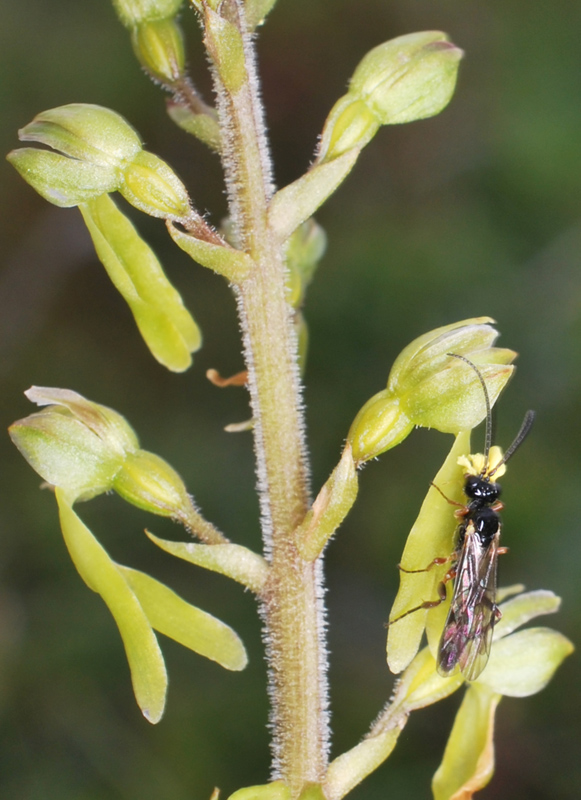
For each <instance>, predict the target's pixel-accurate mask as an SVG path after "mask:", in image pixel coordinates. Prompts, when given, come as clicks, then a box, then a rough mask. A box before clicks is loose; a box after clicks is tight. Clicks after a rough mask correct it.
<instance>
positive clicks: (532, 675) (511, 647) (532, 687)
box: [478, 628, 575, 697]
mask: <svg viewBox="0 0 581 800" xmlns="http://www.w3.org/2000/svg"><path fill="white" fill-rule="evenodd" d="M574 649H575V648H574V647H573V645H572V643H571V642H570V641H569V640H568V639H567V638H566V637H565V636H563V635H562V634H561V633H557V631H553V630H551V629H550V628H527V629H526V630H524V631H518V633H513V634H512V635H511V636H506V637H505V638H504V639H500V641H498V642H496V643H495V645H494V647H493V648H492V652H491V654H490V660H489V662H488V664H487V666H486V669H485V670H484V672H483V673H482V675H480V677H479V678H478V682H479V683H482V684H485V685H486V686H489V687H490V688H491V689H492V690H493V691H495V692H499V694H504V695H507V696H509V697H528V696H529V695H531V694H536V692H540V691H541V689H543V688H544V687H545V686H546V685H547V683H548V682H549V681H550V680H551V678H552V677H553V674H554V672H555V670H556V669H557V667H558V666H559V665H560V664H561V662H562V661H563V659H564V658H566V657H567V656H568V655H571V653H572V652H573V650H574Z"/></svg>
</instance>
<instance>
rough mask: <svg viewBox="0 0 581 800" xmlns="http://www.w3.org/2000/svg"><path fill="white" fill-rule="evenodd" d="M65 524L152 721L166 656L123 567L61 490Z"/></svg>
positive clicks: (163, 686) (157, 713)
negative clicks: (115, 630)
mask: <svg viewBox="0 0 581 800" xmlns="http://www.w3.org/2000/svg"><path fill="white" fill-rule="evenodd" d="M55 494H56V499H57V503H58V506H59V514H60V521H61V528H62V532H63V536H64V539H65V543H66V545H67V548H68V551H69V553H70V556H71V558H72V560H73V562H74V564H75V567H76V568H77V570H78V572H79V574H80V576H81V578H82V579H83V580H84V581H85V583H86V584H87V586H88V587H89V588H90V589H92V590H93V591H94V592H97V593H98V594H100V595H101V597H102V598H103V600H104V601H105V603H106V604H107V607H108V608H109V611H110V612H111V614H112V615H113V617H114V619H115V622H116V623H117V627H118V628H119V633H120V634H121V638H122V639H123V645H124V647H125V653H126V655H127V661H128V662H129V668H130V670H131V681H132V683H133V691H134V693H135V699H136V700H137V704H138V705H139V707H140V709H141V711H142V713H143V716H144V717H145V718H146V719H147V720H148V721H149V722H152V723H156V722H159V720H160V719H161V717H162V714H163V710H164V706H165V696H166V691H167V674H166V670H165V664H164V661H163V656H162V654H161V650H160V648H159V644H158V642H157V639H156V638H155V634H154V633H153V631H152V629H151V625H150V623H149V621H148V619H147V617H146V615H145V613H144V611H143V609H142V607H141V605H140V603H139V601H138V599H137V597H136V596H135V594H134V592H133V591H132V590H131V588H130V587H129V585H128V583H127V581H126V580H125V577H124V575H123V572H122V571H121V570H120V569H119V568H118V566H117V565H116V564H115V563H114V562H113V561H112V560H111V558H110V557H109V555H108V553H107V552H106V550H105V549H104V548H103V547H102V546H101V545H100V544H99V542H98V541H97V540H96V539H95V537H94V536H93V534H92V533H91V531H90V530H89V529H88V528H87V526H86V525H85V524H84V523H83V522H82V521H81V519H80V518H79V517H78V516H77V514H76V513H75V511H73V508H72V506H71V503H70V498H69V497H68V496H67V495H66V494H65V493H64V492H62V491H61V490H60V489H57V490H56V492H55Z"/></svg>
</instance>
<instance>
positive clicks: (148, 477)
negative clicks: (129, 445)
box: [112, 450, 193, 525]
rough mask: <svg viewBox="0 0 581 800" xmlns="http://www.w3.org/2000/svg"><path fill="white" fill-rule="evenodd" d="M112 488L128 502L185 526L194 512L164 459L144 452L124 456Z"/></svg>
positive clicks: (177, 478) (172, 470) (176, 475)
mask: <svg viewBox="0 0 581 800" xmlns="http://www.w3.org/2000/svg"><path fill="white" fill-rule="evenodd" d="M112 488H113V489H114V490H115V491H116V492H117V494H119V495H120V496H121V497H122V498H123V499H124V500H127V502H128V503H132V504H133V505H134V506H137V507H138V508H143V509H144V510H145V511H149V512H150V513H152V514H158V515H160V516H162V517H171V518H172V519H176V520H179V521H180V522H183V523H184V524H186V525H187V523H188V520H189V516H190V512H191V510H192V509H193V504H192V500H191V498H190V496H189V495H188V493H187V491H186V487H185V486H184V482H183V481H182V479H181V478H180V476H179V475H178V473H177V472H176V471H175V470H174V469H173V468H172V467H170V465H169V464H168V463H167V461H164V460H163V458H160V457H159V456H156V455H155V454H154V453H148V452H147V451H146V450H137V451H136V452H134V453H129V454H128V455H127V458H126V459H125V460H124V462H123V465H122V468H121V469H120V470H119V471H118V472H117V474H116V476H115V480H114V481H113V484H112Z"/></svg>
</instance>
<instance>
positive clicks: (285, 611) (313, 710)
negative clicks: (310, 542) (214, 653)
mask: <svg viewBox="0 0 581 800" xmlns="http://www.w3.org/2000/svg"><path fill="white" fill-rule="evenodd" d="M225 5H226V4H223V5H222V6H221V13H222V14H223V15H224V16H226V15H227V17H228V19H229V21H230V22H234V23H235V24H236V25H237V27H238V29H239V30H240V31H241V32H243V31H244V30H245V29H244V25H243V23H241V22H240V13H241V9H240V7H239V4H238V2H237V0H231V2H230V4H229V6H228V7H227V8H225ZM243 37H244V47H245V60H246V79H245V80H244V81H243V83H242V85H241V87H240V88H238V89H237V90H236V92H235V93H229V92H227V91H226V89H225V88H224V85H223V84H222V82H221V80H220V76H219V75H217V76H216V84H217V94H218V110H219V116H220V122H221V129H222V136H223V162H224V169H225V173H226V182H227V186H228V193H229V200H230V210H231V214H232V219H233V222H234V226H235V231H236V235H237V237H238V243H239V245H240V246H242V247H243V248H244V249H245V250H246V252H248V253H249V254H250V255H251V256H252V258H253V259H254V261H255V262H256V264H257V265H258V269H257V271H256V273H255V274H253V275H252V277H250V278H249V279H247V280H246V281H244V282H243V283H241V284H240V285H239V287H238V299H239V304H238V305H239V313H240V319H241V325H242V330H243V332H244V350H245V358H246V365H247V369H248V376H249V380H248V385H249V390H250V397H251V404H252V410H253V415H254V423H255V427H254V433H255V450H256V460H257V474H258V483H259V491H260V500H261V511H262V529H263V536H264V542H265V550H266V555H267V557H268V558H269V561H270V563H271V570H270V579H269V582H268V585H267V587H266V590H265V594H264V606H263V611H264V620H265V625H266V641H267V658H268V662H269V668H270V670H269V671H270V696H271V701H272V716H271V722H272V727H273V755H274V767H273V773H274V777H276V778H281V779H282V780H284V781H285V782H286V783H287V784H288V785H289V787H290V788H291V792H292V795H293V797H296V796H298V794H299V793H300V791H301V788H302V787H303V785H304V784H305V783H307V782H318V781H321V780H322V778H323V775H324V771H325V768H326V765H327V740H328V726H327V716H326V665H325V648H324V641H323V625H322V606H321V596H322V591H321V585H320V582H321V575H320V569H319V567H318V566H317V564H313V563H307V562H305V561H303V560H302V559H301V558H300V557H299V555H298V553H297V550H296V546H295V541H294V535H293V534H294V531H295V528H296V527H297V525H298V524H299V523H300V522H301V520H302V519H303V517H304V515H305V512H306V510H307V508H308V505H309V496H308V466H307V461H306V448H305V443H304V427H305V426H304V419H303V412H302V403H301V397H300V380H299V373H298V369H297V342H296V336H295V334H294V330H293V327H292V323H291V314H290V309H289V306H288V303H287V301H286V292H285V266H284V258H283V252H282V248H281V245H280V243H279V242H278V241H277V239H276V237H275V236H274V234H273V232H272V231H271V229H270V227H269V224H268V216H267V211H268V203H269V201H270V199H271V196H272V186H271V181H270V173H271V167H270V158H269V155H268V150H267V146H266V135H265V130H264V123H263V117H262V107H261V104H260V99H259V96H258V81H257V79H256V76H255V75H254V53H253V50H252V47H253V45H252V41H251V39H250V37H249V36H247V35H246V33H243Z"/></svg>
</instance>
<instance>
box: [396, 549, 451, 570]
mask: <svg viewBox="0 0 581 800" xmlns="http://www.w3.org/2000/svg"><path fill="white" fill-rule="evenodd" d="M455 560H456V553H452V555H450V556H446V557H445V558H442V557H440V558H435V559H434V560H433V561H430V563H429V564H428V566H427V567H424V568H423V569H405V567H402V565H401V564H398V565H397V568H398V569H399V571H400V572H405V573H406V574H408V575H413V574H414V573H416V572H429V571H430V570H431V569H432V567H439V566H441V565H442V564H448V563H449V562H450V561H455Z"/></svg>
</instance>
